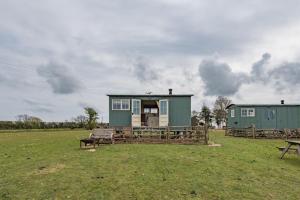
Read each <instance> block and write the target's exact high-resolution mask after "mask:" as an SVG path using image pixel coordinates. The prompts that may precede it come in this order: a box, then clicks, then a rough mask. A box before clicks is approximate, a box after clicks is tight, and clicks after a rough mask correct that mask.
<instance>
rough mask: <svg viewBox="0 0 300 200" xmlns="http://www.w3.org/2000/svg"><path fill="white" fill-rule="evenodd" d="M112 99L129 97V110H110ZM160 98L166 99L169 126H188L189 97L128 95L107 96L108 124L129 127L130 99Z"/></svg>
mask: <svg viewBox="0 0 300 200" xmlns="http://www.w3.org/2000/svg"><path fill="white" fill-rule="evenodd" d="M112 99H130V110H112ZM132 99H140V100H157V101H159V100H162V99H168V101H169V106H168V111H169V112H168V113H169V126H190V125H191V97H190V96H182V97H178V96H177V97H176V96H175V97H172V96H165V97H161V96H157V97H153V96H151V97H138V96H137V97H135V96H133V95H128V96H126V97H119V96H109V125H110V126H111V127H119V126H123V127H129V126H131V112H132V111H131V108H132V105H131V103H132V102H131V100H132Z"/></svg>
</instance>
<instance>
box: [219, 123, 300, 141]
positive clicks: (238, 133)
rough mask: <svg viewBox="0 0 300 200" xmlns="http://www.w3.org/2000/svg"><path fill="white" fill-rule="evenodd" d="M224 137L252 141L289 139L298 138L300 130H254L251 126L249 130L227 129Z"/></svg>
mask: <svg viewBox="0 0 300 200" xmlns="http://www.w3.org/2000/svg"><path fill="white" fill-rule="evenodd" d="M225 135H227V136H234V137H247V138H254V139H255V138H266V139H289V138H300V129H281V130H280V129H256V128H255V127H254V126H252V127H249V128H227V129H226V132H225Z"/></svg>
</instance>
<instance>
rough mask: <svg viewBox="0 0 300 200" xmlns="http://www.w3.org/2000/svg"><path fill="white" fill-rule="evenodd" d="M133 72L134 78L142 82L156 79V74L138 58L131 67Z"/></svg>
mask: <svg viewBox="0 0 300 200" xmlns="http://www.w3.org/2000/svg"><path fill="white" fill-rule="evenodd" d="M133 71H134V75H135V76H136V78H137V79H138V80H139V81H141V82H143V81H153V80H157V79H158V73H157V71H155V69H153V68H152V67H151V66H150V65H149V64H148V63H147V62H146V61H145V60H144V59H142V58H138V59H137V61H136V63H134V65H133Z"/></svg>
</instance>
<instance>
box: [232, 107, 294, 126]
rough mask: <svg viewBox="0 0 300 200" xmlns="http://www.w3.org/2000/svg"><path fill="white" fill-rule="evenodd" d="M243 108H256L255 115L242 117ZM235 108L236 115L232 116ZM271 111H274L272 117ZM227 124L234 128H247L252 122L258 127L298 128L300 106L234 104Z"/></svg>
mask: <svg viewBox="0 0 300 200" xmlns="http://www.w3.org/2000/svg"><path fill="white" fill-rule="evenodd" d="M242 108H255V116H254V117H241V109H242ZM232 109H234V110H235V117H231V110H232ZM270 112H273V113H274V116H273V117H270V114H268V113H270ZM227 119H228V121H227V126H228V127H232V128H247V127H250V126H251V125H252V124H254V125H255V127H256V128H258V129H284V128H289V129H296V128H300V106H298V105H295V106H292V105H288V106H286V105H278V106H271V105H270V106H268V105H266V106H255V105H245V106H244V105H233V106H231V107H230V108H229V109H228V114H227Z"/></svg>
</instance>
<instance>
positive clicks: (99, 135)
mask: <svg viewBox="0 0 300 200" xmlns="http://www.w3.org/2000/svg"><path fill="white" fill-rule="evenodd" d="M113 135H114V129H93V130H92V133H91V134H90V137H89V138H84V139H81V140H80V148H81V147H82V143H84V146H87V145H93V147H94V148H95V147H96V144H97V145H98V146H99V144H113V143H114V140H113Z"/></svg>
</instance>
